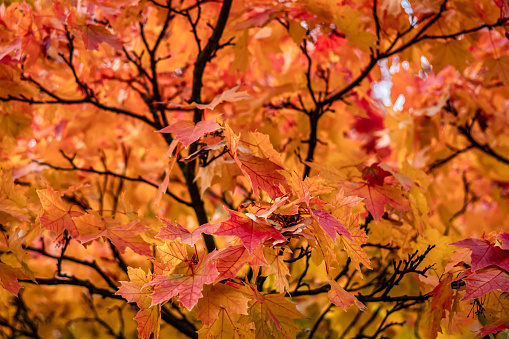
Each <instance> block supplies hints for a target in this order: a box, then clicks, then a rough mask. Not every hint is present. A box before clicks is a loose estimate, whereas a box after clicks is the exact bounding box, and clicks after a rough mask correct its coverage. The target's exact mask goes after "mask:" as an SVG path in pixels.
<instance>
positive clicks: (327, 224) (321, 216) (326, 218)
mask: <svg viewBox="0 0 509 339" xmlns="http://www.w3.org/2000/svg"><path fill="white" fill-rule="evenodd" d="M313 215H314V216H317V217H318V220H317V222H318V223H319V224H320V226H322V228H323V230H324V231H325V232H326V233H327V234H328V235H329V237H330V238H331V239H332V241H334V243H336V238H337V235H338V234H340V235H342V236H345V237H346V238H347V239H349V240H351V241H352V242H353V238H352V235H351V234H350V231H349V230H347V229H346V227H345V225H343V224H342V223H340V222H339V220H337V219H336V218H334V217H333V216H332V215H331V214H329V213H327V212H325V211H313Z"/></svg>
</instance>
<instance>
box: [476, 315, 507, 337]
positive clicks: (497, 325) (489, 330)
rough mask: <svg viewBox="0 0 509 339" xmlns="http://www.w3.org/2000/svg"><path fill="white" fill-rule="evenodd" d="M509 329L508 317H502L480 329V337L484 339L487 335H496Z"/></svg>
mask: <svg viewBox="0 0 509 339" xmlns="http://www.w3.org/2000/svg"><path fill="white" fill-rule="evenodd" d="M507 329H509V317H504V318H500V319H498V320H496V321H495V322H493V323H491V324H489V325H486V326H484V327H483V328H481V336H482V337H483V338H484V337H485V336H488V335H489V334H496V333H498V332H500V331H503V330H507Z"/></svg>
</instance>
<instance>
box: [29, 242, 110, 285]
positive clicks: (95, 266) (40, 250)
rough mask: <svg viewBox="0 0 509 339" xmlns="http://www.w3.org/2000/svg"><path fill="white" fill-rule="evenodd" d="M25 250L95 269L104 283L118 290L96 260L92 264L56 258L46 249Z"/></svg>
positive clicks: (74, 259)
mask: <svg viewBox="0 0 509 339" xmlns="http://www.w3.org/2000/svg"><path fill="white" fill-rule="evenodd" d="M24 248H25V249H27V250H29V251H32V252H37V253H40V254H42V255H44V256H45V257H48V258H52V259H57V260H60V259H61V260H66V261H70V262H73V263H76V264H80V265H83V266H88V267H90V268H92V269H94V270H95V271H96V272H97V273H98V274H99V275H100V276H101V277H102V278H103V279H104V281H106V283H107V284H108V286H109V287H111V288H113V289H116V288H118V286H117V285H115V283H114V282H113V281H112V280H111V279H110V277H108V276H107V275H106V273H104V271H103V270H102V269H101V268H100V267H99V265H97V262H96V261H95V260H94V261H92V262H90V261H85V260H80V259H78V258H74V257H69V256H67V255H62V256H55V255H52V254H50V253H48V252H46V251H45V250H44V249H39V248H35V247H30V246H28V247H24Z"/></svg>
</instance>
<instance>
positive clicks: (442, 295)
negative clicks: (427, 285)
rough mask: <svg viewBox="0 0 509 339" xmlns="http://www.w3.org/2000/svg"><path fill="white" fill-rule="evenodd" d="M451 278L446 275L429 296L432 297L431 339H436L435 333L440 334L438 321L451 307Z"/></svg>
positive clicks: (440, 328)
mask: <svg viewBox="0 0 509 339" xmlns="http://www.w3.org/2000/svg"><path fill="white" fill-rule="evenodd" d="M452 279H453V276H452V275H451V274H448V275H447V276H445V277H444V278H443V279H442V280H441V281H440V283H439V284H438V285H437V286H436V287H435V288H434V289H433V291H431V292H430V293H429V294H431V295H433V298H432V299H431V310H430V313H431V317H432V318H431V319H432V321H431V329H430V330H431V336H430V337H431V338H436V336H437V333H439V332H440V333H442V327H441V326H440V321H441V320H442V319H443V318H444V317H445V311H446V310H447V311H450V310H451V307H452V299H453V289H452V287H451V281H452Z"/></svg>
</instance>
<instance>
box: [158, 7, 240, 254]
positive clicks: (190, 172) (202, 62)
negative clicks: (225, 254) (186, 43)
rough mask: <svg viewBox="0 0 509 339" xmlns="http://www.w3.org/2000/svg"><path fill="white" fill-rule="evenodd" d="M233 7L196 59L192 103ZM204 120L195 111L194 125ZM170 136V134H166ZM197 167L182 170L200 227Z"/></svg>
mask: <svg viewBox="0 0 509 339" xmlns="http://www.w3.org/2000/svg"><path fill="white" fill-rule="evenodd" d="M231 5H232V0H225V1H224V2H223V5H222V7H221V11H220V12H219V18H218V20H217V23H216V27H215V28H214V31H213V32H212V35H211V36H210V38H209V40H208V42H207V44H206V45H205V47H204V48H203V50H202V51H201V52H200V53H199V54H198V57H197V58H196V62H195V63H194V70H193V87H192V94H191V99H190V100H189V101H190V102H196V103H201V91H202V87H203V73H204V72H205V66H206V65H207V63H208V62H209V61H210V60H211V58H212V57H213V55H214V54H215V51H216V50H217V49H218V48H219V41H220V39H221V36H222V35H223V31H224V28H225V27H226V22H227V21H228V16H229V14H230V8H231ZM201 119H202V111H201V110H200V109H198V108H196V109H195V110H194V115H193V121H194V123H198V122H199V121H201ZM165 135H169V134H165ZM197 149H198V144H197V143H196V142H195V143H193V144H191V145H190V146H189V154H193V153H194V152H196V150H197ZM195 167H196V160H193V161H190V162H189V163H187V164H185V165H182V167H181V168H182V170H183V173H184V177H185V178H186V183H187V187H188V190H189V194H190V196H191V204H192V207H193V209H194V211H195V213H196V217H197V218H198V222H199V224H200V225H203V224H206V223H207V222H208V218H207V213H206V211H205V207H204V205H203V201H202V200H201V196H200V191H199V190H198V186H197V184H196V183H195V182H194V179H195ZM203 238H204V240H205V245H206V247H207V250H208V251H209V252H212V251H213V250H214V249H215V248H216V245H215V243H214V238H213V237H212V236H211V235H205V234H204V235H203Z"/></svg>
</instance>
